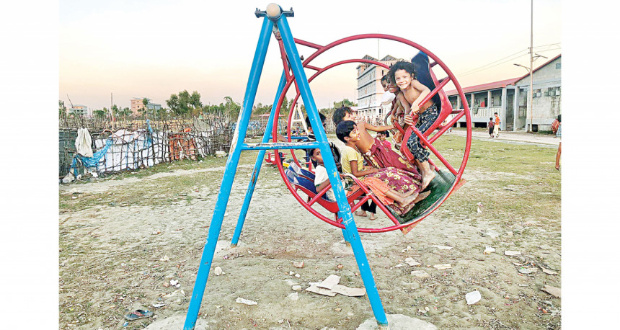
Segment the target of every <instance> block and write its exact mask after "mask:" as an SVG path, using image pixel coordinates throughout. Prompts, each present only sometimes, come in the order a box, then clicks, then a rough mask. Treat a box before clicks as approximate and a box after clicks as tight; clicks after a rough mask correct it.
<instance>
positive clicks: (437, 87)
mask: <svg viewBox="0 0 620 330" xmlns="http://www.w3.org/2000/svg"><path fill="white" fill-rule="evenodd" d="M363 39H381V40H391V41H395V42H398V43H402V44H405V45H408V46H410V47H412V48H413V49H415V50H417V51H418V55H416V56H414V58H413V59H412V62H413V63H414V64H416V67H417V68H418V69H420V68H421V69H422V70H420V71H421V75H422V76H425V75H426V77H419V78H418V79H419V80H421V81H422V83H423V84H425V85H427V87H429V89H430V90H431V93H430V94H429V95H428V96H427V98H426V100H428V99H433V100H434V101H435V103H439V106H440V109H441V111H440V114H439V117H438V119H437V120H436V121H435V123H434V124H433V126H431V128H430V129H428V130H427V131H426V132H425V133H421V132H419V131H417V130H414V129H413V128H411V127H410V128H409V129H408V130H407V131H406V132H405V131H403V132H402V133H404V134H403V135H405V137H404V138H403V141H406V140H407V138H408V137H409V136H410V135H411V134H418V137H419V138H420V141H421V142H422V144H423V145H424V146H425V147H427V148H428V149H429V150H430V152H431V153H432V155H434V156H435V157H436V158H437V159H438V160H439V161H440V162H441V163H442V164H443V166H445V168H446V169H445V170H439V168H440V167H439V166H437V165H435V164H433V165H435V166H434V167H435V171H436V172H437V175H436V176H435V179H434V180H433V181H432V182H431V184H430V185H429V187H428V189H427V190H430V192H431V194H430V195H429V196H428V197H427V198H425V199H424V200H422V201H420V202H418V203H417V204H416V206H415V207H414V208H413V209H412V210H411V211H409V212H408V213H407V214H404V215H402V216H399V215H397V214H396V213H395V212H393V211H391V210H390V208H389V206H385V205H383V204H382V203H381V202H380V201H379V199H378V198H377V197H376V196H375V195H373V194H372V193H370V191H369V190H368V189H366V188H365V187H364V185H362V184H361V183H360V182H359V180H357V179H356V178H352V179H353V180H354V181H355V182H356V184H357V185H358V186H360V187H361V188H362V191H363V193H364V194H361V192H360V194H358V195H357V196H350V197H349V198H348V199H349V204H350V205H351V208H352V212H354V211H355V210H356V209H358V208H359V207H360V206H361V205H362V204H363V203H366V202H367V200H369V199H371V200H373V201H374V202H375V203H376V204H377V206H378V207H379V208H380V209H381V210H382V211H383V213H384V214H385V215H386V216H387V217H388V218H389V219H390V220H391V221H392V223H393V224H392V225H390V226H385V227H375V228H364V227H358V228H357V229H358V231H359V232H363V233H380V232H387V231H392V230H397V229H399V230H402V231H403V232H404V233H407V232H408V231H410V230H411V229H412V228H413V227H414V226H415V225H417V224H418V223H419V222H420V221H422V220H423V219H424V218H426V217H427V216H428V215H430V214H431V213H432V212H433V211H435V210H436V209H437V208H438V207H439V206H441V204H442V203H443V202H444V201H445V200H446V199H447V198H448V197H449V196H450V194H451V193H452V192H453V191H454V190H456V189H458V188H459V187H460V186H461V185H462V184H463V183H464V181H462V179H461V176H462V175H463V172H464V170H465V166H466V164H467V160H468V158H469V152H470V146H471V138H472V136H471V118H470V116H471V114H470V112H469V107H468V104H467V101H466V98H465V96H464V93H463V90H462V88H461V86H460V84H459V83H458V81H457V80H456V77H455V76H454V74H453V73H452V71H450V69H449V68H448V67H447V66H446V64H445V63H444V62H442V61H441V60H440V59H439V58H438V57H437V56H436V55H435V54H433V53H432V52H431V51H429V50H428V49H426V48H424V47H422V46H420V45H419V44H417V43H415V42H413V41H410V40H407V39H404V38H400V37H397V36H393V35H387V34H360V35H354V36H350V37H346V38H342V39H339V40H336V41H334V42H332V43H330V44H328V45H326V46H320V45H317V44H315V43H311V42H307V41H304V40H301V39H297V38H295V39H294V40H295V43H296V44H298V45H303V46H307V47H310V48H314V49H315V52H314V53H312V55H310V56H309V57H308V58H307V59H305V60H303V62H302V65H303V67H304V68H305V69H310V70H314V71H315V73H314V74H313V75H312V76H310V77H309V78H308V82H309V83H310V82H312V81H313V80H315V79H316V78H317V77H319V76H320V75H321V74H322V73H324V72H326V71H328V70H329V69H332V68H335V67H338V66H340V65H343V64H349V63H367V64H374V65H376V66H378V67H383V68H385V69H388V70H389V66H388V65H386V64H385V63H383V62H380V61H376V60H371V59H345V60H340V61H337V62H334V63H332V64H329V65H327V66H325V67H322V68H319V67H316V66H313V65H312V61H313V60H314V59H315V58H316V57H317V56H319V55H321V54H323V53H325V52H327V51H329V50H331V49H333V48H335V47H337V46H340V45H343V44H345V43H348V42H351V41H356V40H363ZM278 41H279V45H280V49H281V54H282V56H283V64H284V66H285V71H288V70H290V69H289V68H288V67H287V59H286V54H285V52H284V49H283V45H282V41H281V40H278ZM429 59H430V60H432V61H434V62H431V63H429ZM437 68H440V69H441V70H442V71H443V73H445V74H446V77H445V78H442V79H439V80H438V79H437V78H436V76H435V73H434V71H435V70H437ZM418 75H420V74H418ZM420 78H425V79H420ZM294 81H295V77H294V76H293V75H292V74H288V73H287V81H286V85H285V87H284V90H283V92H282V96H284V95H285V94H286V92H287V91H288V90H289V89H290V87H291V85H293V84H294ZM449 82H452V83H453V84H454V86H455V87H456V90H457V92H458V95H459V96H460V97H461V100H463V102H462V104H463V109H462V110H455V109H453V108H452V105H451V104H450V102H449V101H448V99H447V96H446V94H445V92H444V90H443V88H444V87H445V86H446V85H447V84H448V83H449ZM295 88H296V95H295V97H294V99H293V100H292V102H291V104H290V106H289V108H290V109H294V108H295V105H296V104H297V102H298V100H299V97H300V92H299V88H298V87H297V85H295ZM426 100H423V101H422V102H420V104H424V103H425V102H426ZM282 101H283V97H281V98H280V100H279V102H278V104H277V106H276V114H275V117H274V121H273V139H274V141H277V132H278V127H277V126H278V120H277V118H278V116H279V114H280V109H281V107H282ZM449 116H453V117H452V118H451V120H450V121H448V122H447V123H445V124H444V120H446V119H448V117H449ZM463 116H465V118H466V128H467V138H466V143H465V148H464V150H463V154H462V158H461V159H460V165H459V166H453V165H451V163H450V162H448V160H447V159H446V158H445V157H444V156H443V155H442V154H441V152H440V150H438V149H436V148H435V147H434V146H433V143H434V142H435V141H437V140H438V139H439V138H440V137H441V136H442V135H443V134H444V133H445V132H446V131H447V130H448V129H449V128H450V127H452V126H453V125H454V124H455V123H456V122H457V121H458V120H459V119H460V118H462V117H463ZM292 118H293V111H290V112H289V116H288V121H287V127H286V132H287V139H288V141H289V142H291V141H292V134H291V126H292ZM399 128H400V127H399ZM416 131H417V132H416ZM433 133H434V134H433ZM431 135H432V136H431ZM402 145H403V147H402V149H401V153H402V154H403V156H404V157H407V158H408V159H409V160H411V159H412V157H411V156H410V155H411V154H410V152H409V151H408V150H407V147H406V144H405V143H404V142H403V144H402ZM290 153H291V157H292V162H294V163H295V165H297V167H298V168H301V167H302V165H301V164H300V162H299V160H298V159H297V156H296V155H295V152H294V151H293V150H292V149H291V151H290ZM273 155H274V157H275V159H274V161H273V164H275V165H276V166H277V168H278V171H279V172H280V175H281V176H282V179H283V181H284V183H285V184H286V187H287V188H288V189H289V191H290V192H291V194H292V195H293V197H295V199H296V200H297V201H298V202H299V203H300V204H301V205H302V206H303V207H304V208H305V209H306V210H308V211H309V212H310V213H312V214H313V215H314V216H316V217H317V218H319V219H321V220H323V221H325V222H326V223H328V224H331V225H333V226H335V227H338V228H344V225H343V224H342V223H341V222H342V219H341V218H338V216H337V211H338V207H337V205H336V203H335V202H331V203H330V202H327V201H326V200H325V199H324V198H322V196H323V195H324V194H325V193H326V192H327V190H329V189H330V188H331V185H330V186H329V187H327V188H326V189H323V191H321V192H316V191H312V187H311V186H310V185H307V184H306V185H304V184H303V183H302V184H299V183H298V182H297V181H299V180H291V174H290V171H289V173H287V171H288V169H285V168H284V166H283V163H282V159H281V156H280V153H279V152H278V150H275V151H274V154H273ZM431 162H432V160H431ZM298 171H299V170H298ZM300 174H301V177H302V180H303V179H308V180H310V179H313V177H312V176H311V174H310V173H308V172H307V171H303V170H302V171H301V173H300ZM304 174H306V175H304ZM299 191H302V192H303V193H304V194H305V195H307V199H304V198H303V197H302V196H301V195H300V194H299ZM363 195H365V196H364V197H362V196H363ZM315 204H320V205H322V206H323V207H324V208H325V209H327V210H328V211H331V212H333V213H334V214H335V219H329V218H328V217H326V216H325V215H323V214H321V213H320V212H319V211H317V210H316V209H315V208H314V207H313V206H314V205H315Z"/></svg>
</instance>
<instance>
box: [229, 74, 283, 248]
mask: <svg viewBox="0 0 620 330" xmlns="http://www.w3.org/2000/svg"><path fill="white" fill-rule="evenodd" d="M285 85H286V73H285V72H282V77H281V78H280V84H279V85H278V91H277V92H276V99H275V100H274V101H273V106H272V107H271V113H270V114H269V119H268V120H267V126H266V127H265V134H264V135H263V140H262V143H267V142H269V139H270V138H271V131H272V130H273V118H274V117H275V112H276V111H275V110H276V107H277V105H278V100H279V99H280V94H282V91H283V90H284V86H285ZM264 158H265V150H260V151H259V152H258V157H257V158H256V164H254V171H253V172H252V180H251V181H250V184H249V185H248V190H247V192H246V193H245V199H244V200H243V206H242V207H241V212H240V213H239V219H238V220H237V226H236V227H235V233H234V234H233V238H232V240H231V241H230V244H231V245H237V243H238V242H239V236H241V230H242V229H243V224H244V223H245V217H246V216H247V214H248V208H249V207H250V202H251V201H252V195H253V194H254V187H256V181H258V175H259V174H260V168H261V166H262V165H263V159H264Z"/></svg>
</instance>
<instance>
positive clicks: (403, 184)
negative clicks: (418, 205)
mask: <svg viewBox="0 0 620 330" xmlns="http://www.w3.org/2000/svg"><path fill="white" fill-rule="evenodd" d="M370 178H373V179H371V180H370V181H371V182H372V181H374V179H378V180H380V181H381V182H383V184H385V185H386V186H387V188H388V189H392V190H394V191H396V192H398V193H401V194H404V193H407V192H409V191H412V190H413V191H414V192H420V185H421V181H420V180H419V179H417V178H416V176H415V175H414V174H413V173H411V172H408V171H405V170H402V169H398V168H395V167H386V168H381V169H379V172H377V173H374V174H369V175H367V176H366V177H365V178H364V181H363V182H365V181H367V180H368V179H370ZM368 186H369V188H370V189H371V190H372V192H373V193H374V194H375V195H376V196H377V197H378V198H379V200H381V202H383V204H386V205H389V206H390V208H391V209H392V210H394V211H395V212H396V213H397V214H399V215H403V214H405V213H407V212H409V211H410V210H411V208H413V206H414V204H413V203H411V204H409V205H400V204H397V203H394V201H393V200H392V199H390V198H388V197H387V196H385V186H382V185H380V184H377V183H376V182H373V183H371V184H368ZM381 186H382V187H381ZM373 188H375V189H373ZM377 188H378V189H377Z"/></svg>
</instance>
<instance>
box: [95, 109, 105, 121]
mask: <svg viewBox="0 0 620 330" xmlns="http://www.w3.org/2000/svg"><path fill="white" fill-rule="evenodd" d="M93 115H94V116H95V118H97V119H105V111H103V110H95V111H93Z"/></svg>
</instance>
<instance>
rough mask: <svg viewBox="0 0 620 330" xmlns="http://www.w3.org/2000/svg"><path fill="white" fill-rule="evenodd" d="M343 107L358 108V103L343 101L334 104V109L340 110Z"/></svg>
mask: <svg viewBox="0 0 620 330" xmlns="http://www.w3.org/2000/svg"><path fill="white" fill-rule="evenodd" d="M342 106H345V107H356V106H357V103H354V102H352V101H349V99H343V100H342V101H338V102H334V108H340V107H342Z"/></svg>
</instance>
